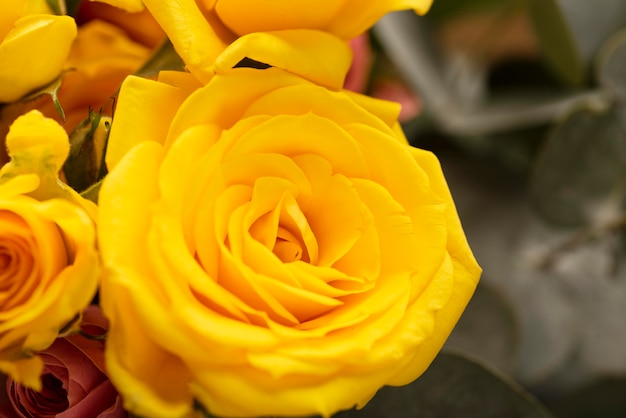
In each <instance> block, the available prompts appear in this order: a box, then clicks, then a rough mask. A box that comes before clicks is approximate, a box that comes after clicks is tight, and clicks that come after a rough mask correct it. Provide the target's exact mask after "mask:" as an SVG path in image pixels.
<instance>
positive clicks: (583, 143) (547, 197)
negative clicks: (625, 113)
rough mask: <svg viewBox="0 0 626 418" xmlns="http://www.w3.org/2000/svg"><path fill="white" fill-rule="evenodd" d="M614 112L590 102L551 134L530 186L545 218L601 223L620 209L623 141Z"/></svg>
mask: <svg viewBox="0 0 626 418" xmlns="http://www.w3.org/2000/svg"><path fill="white" fill-rule="evenodd" d="M618 110H619V109H615V108H612V107H610V106H606V105H600V104H598V105H596V106H594V105H592V104H590V105H589V106H587V107H585V108H582V109H577V110H575V111H573V112H572V113H571V114H569V115H567V116H566V118H565V120H563V121H562V122H561V123H559V124H558V125H556V127H555V128H554V129H553V130H552V132H551V133H550V134H549V137H548V139H547V143H546V144H545V148H544V149H543V151H542V153H541V154H540V156H539V158H538V159H537V162H536V166H535V169H534V173H533V175H532V177H531V185H530V186H531V187H530V192H531V199H532V202H533V204H534V207H535V208H536V209H537V210H538V212H539V213H540V214H541V215H542V216H543V217H545V218H546V219H547V220H548V221H551V222H553V223H555V224H559V225H566V226H580V225H599V224H601V223H602V222H605V221H606V219H604V218H606V216H607V215H610V214H611V213H613V212H615V211H619V210H621V205H622V200H623V198H624V193H625V190H624V186H625V185H626V141H624V137H623V131H622V128H621V124H620V119H619V113H618Z"/></svg>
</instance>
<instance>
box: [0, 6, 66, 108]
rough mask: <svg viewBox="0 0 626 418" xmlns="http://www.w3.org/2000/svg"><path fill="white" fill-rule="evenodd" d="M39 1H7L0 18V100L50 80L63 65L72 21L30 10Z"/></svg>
mask: <svg viewBox="0 0 626 418" xmlns="http://www.w3.org/2000/svg"><path fill="white" fill-rule="evenodd" d="M39 3H41V2H28V1H13V0H12V1H8V2H4V4H3V5H2V7H3V9H2V13H1V14H2V17H1V18H0V102H5V103H6V102H13V101H15V100H18V99H20V98H21V97H23V96H25V95H27V94H28V93H30V92H31V91H33V90H34V89H36V88H39V87H43V86H45V85H46V84H48V83H50V82H51V81H53V80H54V79H55V78H56V77H57V76H59V74H60V73H61V70H62V69H63V66H64V64H65V59H66V58H67V55H68V54H69V51H70V47H71V45H72V41H73V40H74V38H75V37H76V23H75V22H74V19H72V18H71V17H69V16H54V15H49V14H32V13H34V12H38V11H39V9H40V7H35V6H37V5H38V4H39Z"/></svg>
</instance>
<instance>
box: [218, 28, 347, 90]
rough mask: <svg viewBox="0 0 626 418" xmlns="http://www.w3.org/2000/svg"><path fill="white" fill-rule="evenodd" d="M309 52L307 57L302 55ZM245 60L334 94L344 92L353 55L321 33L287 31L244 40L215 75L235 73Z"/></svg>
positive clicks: (227, 53) (221, 57)
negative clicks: (263, 65)
mask: <svg viewBox="0 0 626 418" xmlns="http://www.w3.org/2000/svg"><path fill="white" fill-rule="evenodd" d="M302 51H306V54H302V53H301V52H302ZM244 58H248V59H252V60H254V61H257V62H260V63H264V64H268V65H270V66H272V67H277V68H280V69H282V70H285V71H287V72H289V73H292V74H295V75H298V76H300V77H302V78H305V79H307V80H309V81H312V82H314V83H316V84H320V85H322V86H326V87H328V88H330V89H333V90H339V89H341V86H343V82H344V78H345V76H346V74H347V73H348V68H349V67H350V62H351V59H352V52H351V50H350V48H349V47H348V45H346V43H345V42H343V41H341V40H340V39H338V38H336V37H334V36H332V35H329V34H327V33H325V32H321V31H313V30H285V31H278V32H259V33H251V34H249V35H245V36H242V37H241V38H239V39H237V40H236V41H235V42H233V43H232V44H230V45H229V46H228V47H227V48H226V49H225V50H224V52H222V54H220V55H219V57H218V58H217V60H216V62H215V72H216V73H218V74H224V73H227V72H229V71H233V70H234V68H235V66H237V64H239V62H240V61H242V60H243V59H244Z"/></svg>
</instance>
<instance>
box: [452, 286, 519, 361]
mask: <svg viewBox="0 0 626 418" xmlns="http://www.w3.org/2000/svg"><path fill="white" fill-rule="evenodd" d="M518 333H519V329H518V323H517V319H516V318H515V315H514V313H513V309H512V306H511V305H510V303H509V301H508V300H507V298H505V297H504V295H503V294H501V293H500V292H498V291H497V289H495V288H494V287H493V286H490V285H488V284H486V283H485V282H481V283H480V284H479V285H478V287H477V288H476V292H474V296H472V300H471V301H470V303H469V304H468V306H467V308H465V311H464V312H463V316H461V319H460V320H459V323H458V324H457V325H456V327H455V328H454V331H453V332H452V334H451V335H450V338H448V341H447V342H446V348H449V349H453V350H455V351H462V352H465V353H468V354H471V355H472V356H473V357H476V358H478V359H481V360H482V361H485V362H488V363H489V365H490V366H492V367H495V368H497V369H498V370H500V371H503V372H506V373H512V372H513V371H514V369H515V366H516V362H517V345H518V343H519V335H518Z"/></svg>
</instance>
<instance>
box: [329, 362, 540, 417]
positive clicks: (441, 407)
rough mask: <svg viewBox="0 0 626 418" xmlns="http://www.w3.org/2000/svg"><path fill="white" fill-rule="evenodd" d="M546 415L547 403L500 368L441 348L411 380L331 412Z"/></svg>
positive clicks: (358, 414)
mask: <svg viewBox="0 0 626 418" xmlns="http://www.w3.org/2000/svg"><path fill="white" fill-rule="evenodd" d="M363 417H367V418H398V417H402V418H457V417H458V418H503V417H506V418H549V417H551V415H550V413H549V412H548V411H547V409H546V408H545V407H544V406H542V405H541V404H540V403H539V402H538V401H536V400H535V399H534V398H533V397H532V396H531V395H530V394H529V393H528V392H526V391H525V390H524V389H522V388H521V387H520V386H519V385H517V384H516V383H515V382H513V381H512V380H511V379H509V378H508V377H506V376H505V375H503V374H500V373H498V372H496V371H495V370H493V369H491V368H489V367H487V366H486V365H484V364H481V363H479V362H477V361H475V360H472V359H470V358H469V357H467V356H465V355H460V354H455V353H452V352H441V353H440V354H439V355H438V356H437V358H436V359H435V360H434V361H433V363H432V364H431V365H430V367H429V368H428V370H427V371H426V372H425V373H424V374H423V375H422V376H421V377H419V378H418V379H417V380H416V381H415V382H413V383H411V384H409V385H407V386H402V387H385V388H383V389H381V390H380V391H379V392H378V394H376V396H375V397H374V398H373V399H372V400H371V401H370V402H369V403H368V404H367V405H366V406H365V408H363V409H362V410H360V411H357V410H350V411H344V412H340V413H338V414H336V415H335V416H334V418H363Z"/></svg>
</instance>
